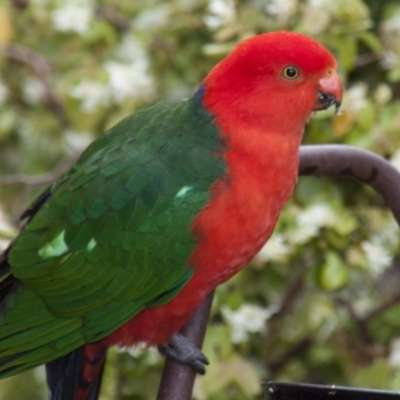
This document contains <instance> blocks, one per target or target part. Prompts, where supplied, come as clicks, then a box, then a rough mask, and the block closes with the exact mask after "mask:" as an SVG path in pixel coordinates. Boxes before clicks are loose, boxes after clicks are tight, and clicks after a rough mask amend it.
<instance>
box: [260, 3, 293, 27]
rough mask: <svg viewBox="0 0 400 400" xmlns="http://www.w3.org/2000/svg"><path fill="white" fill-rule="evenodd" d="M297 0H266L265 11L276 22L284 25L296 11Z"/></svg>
mask: <svg viewBox="0 0 400 400" xmlns="http://www.w3.org/2000/svg"><path fill="white" fill-rule="evenodd" d="M297 6H298V3H297V0H268V1H267V4H266V5H265V11H266V12H267V13H268V14H270V15H272V16H273V17H275V18H276V19H277V21H278V22H280V23H285V22H286V21H288V20H289V18H290V17H291V16H292V15H293V14H294V13H295V12H296V10H297Z"/></svg>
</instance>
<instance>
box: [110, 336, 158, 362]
mask: <svg viewBox="0 0 400 400" xmlns="http://www.w3.org/2000/svg"><path fill="white" fill-rule="evenodd" d="M116 350H117V351H118V352H124V353H125V352H127V353H129V354H130V355H131V356H132V357H133V358H140V357H143V356H145V357H146V364H148V365H155V364H158V363H159V362H160V361H161V359H162V357H161V355H160V352H159V351H158V350H157V348H156V347H149V346H148V345H147V344H146V343H144V342H139V343H137V344H135V346H132V347H129V348H119V347H117V348H116Z"/></svg>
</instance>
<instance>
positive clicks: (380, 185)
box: [157, 145, 400, 400]
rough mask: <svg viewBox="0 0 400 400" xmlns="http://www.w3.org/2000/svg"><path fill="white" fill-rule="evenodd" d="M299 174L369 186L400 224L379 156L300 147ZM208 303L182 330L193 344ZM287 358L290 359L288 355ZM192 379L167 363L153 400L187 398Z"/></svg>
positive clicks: (393, 182)
mask: <svg viewBox="0 0 400 400" xmlns="http://www.w3.org/2000/svg"><path fill="white" fill-rule="evenodd" d="M299 174H300V175H315V176H317V177H340V176H342V177H344V176H350V177H353V178H355V179H358V180H359V181H361V182H363V183H365V184H367V185H370V186H371V187H373V188H374V189H375V190H376V192H377V193H379V194H380V195H381V196H382V198H383V199H384V200H385V202H386V204H387V206H388V207H389V208H390V209H391V211H392V212H393V215H394V217H395V218H396V221H397V223H398V224H399V225H400V201H399V199H400V174H399V172H398V171H397V170H396V169H395V168H393V167H392V166H391V165H390V164H389V163H388V162H387V161H386V160H385V159H383V158H382V157H380V156H377V155H376V154H374V153H372V152H369V151H366V150H361V149H358V148H356V147H352V146H344V145H318V146H302V147H301V148H300V169H299ZM211 301H212V297H210V296H209V297H208V298H207V300H206V301H205V303H204V304H203V305H202V307H201V309H199V311H198V312H196V314H195V315H194V316H193V317H192V319H191V320H190V321H189V323H188V324H187V325H186V327H185V332H184V334H185V336H186V335H187V334H188V332H196V338H197V343H195V344H196V345H198V344H199V343H201V342H202V340H203V337H204V333H205V328H206V325H207V322H208V318H209V310H210V308H211ZM369 319H370V317H369V318H367V319H366V320H365V321H364V322H368V320H369ZM188 337H189V336H188ZM190 338H191V337H190ZM193 343H194V341H193ZM304 344H305V345H306V346H307V341H306V340H305V343H301V344H299V348H300V349H302V348H303V346H304ZM288 356H289V358H290V356H291V354H288ZM194 378H195V372H194V371H193V370H192V369H191V367H189V366H185V365H179V364H178V363H176V362H174V361H169V360H167V362H166V365H165V367H164V373H163V378H162V382H161V385H160V390H159V394H158V398H157V400H174V399H177V398H179V399H182V400H187V399H190V398H191V393H192V387H193V382H194Z"/></svg>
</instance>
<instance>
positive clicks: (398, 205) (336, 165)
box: [299, 145, 400, 225]
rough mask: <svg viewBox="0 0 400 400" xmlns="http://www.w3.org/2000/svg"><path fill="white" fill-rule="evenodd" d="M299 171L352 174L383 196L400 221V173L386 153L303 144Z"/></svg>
mask: <svg viewBox="0 0 400 400" xmlns="http://www.w3.org/2000/svg"><path fill="white" fill-rule="evenodd" d="M299 173H300V175H315V176H317V177H340V176H342V177H344V176H350V177H353V178H355V179H358V180H359V181H361V182H363V183H366V184H367V185H369V186H371V187H372V188H374V189H375V190H376V192H377V193H378V194H380V195H381V196H382V198H383V199H384V200H385V202H386V205H387V206H388V207H389V208H390V210H391V211H392V213H393V215H394V217H395V218H396V221H397V223H398V224H399V225H400V201H399V199H400V173H399V172H398V171H397V170H396V169H395V168H394V167H393V166H392V165H391V164H390V163H389V162H388V161H386V160H385V159H384V158H383V157H380V156H378V155H376V154H374V153H372V152H370V151H366V150H362V149H359V148H357V147H353V146H344V145H317V146H314V145H312V146H301V148H300V170H299Z"/></svg>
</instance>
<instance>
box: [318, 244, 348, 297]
mask: <svg viewBox="0 0 400 400" xmlns="http://www.w3.org/2000/svg"><path fill="white" fill-rule="evenodd" d="M348 275H349V273H348V267H347V266H346V265H344V264H343V261H342V260H341V258H340V257H339V256H338V255H337V254H336V253H334V252H332V251H329V252H327V254H326V257H325V263H324V264H323V265H321V266H320V267H319V268H318V270H317V281H318V285H319V286H320V287H321V288H322V289H324V290H327V291H334V290H338V289H341V288H342V287H343V286H344V285H346V283H347V281H348Z"/></svg>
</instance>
